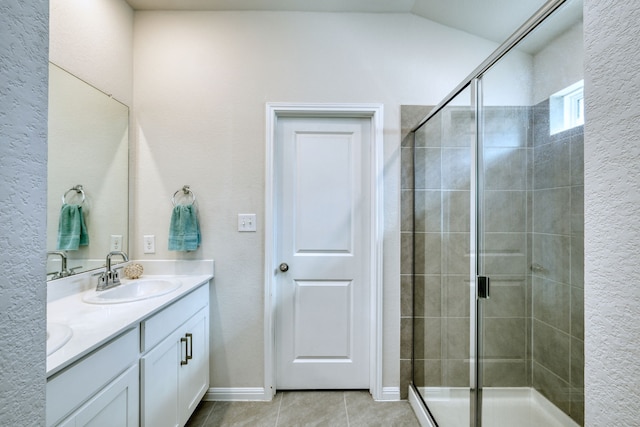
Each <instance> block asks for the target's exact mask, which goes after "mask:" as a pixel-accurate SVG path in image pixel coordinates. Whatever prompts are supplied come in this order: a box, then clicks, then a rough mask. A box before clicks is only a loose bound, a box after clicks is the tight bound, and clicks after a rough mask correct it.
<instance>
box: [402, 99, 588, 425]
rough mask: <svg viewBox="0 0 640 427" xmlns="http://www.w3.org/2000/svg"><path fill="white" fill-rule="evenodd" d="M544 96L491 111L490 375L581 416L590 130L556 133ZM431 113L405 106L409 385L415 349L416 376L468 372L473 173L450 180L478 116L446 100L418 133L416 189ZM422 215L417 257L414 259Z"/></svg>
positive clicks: (447, 380)
mask: <svg viewBox="0 0 640 427" xmlns="http://www.w3.org/2000/svg"><path fill="white" fill-rule="evenodd" d="M547 106H548V103H547V102H544V103H541V104H540V105H538V106H536V107H534V108H528V107H488V108H486V109H485V129H484V146H485V148H484V153H483V155H484V163H485V171H484V178H483V179H484V188H485V192H484V198H483V201H484V203H485V204H486V206H487V208H488V210H489V211H490V212H491V215H488V216H487V218H486V219H483V218H480V221H481V224H480V226H481V228H482V229H483V235H484V236H485V239H486V240H485V242H484V245H485V254H484V256H483V260H482V261H483V263H484V264H483V265H484V272H485V274H487V275H489V276H490V277H491V278H492V295H491V299H489V300H487V301H486V302H485V329H484V333H485V336H486V340H485V357H486V358H485V364H484V375H485V384H486V385H487V386H496V387H499V386H502V387H513V386H531V385H533V386H534V387H536V388H537V389H538V390H540V391H541V392H542V393H543V394H544V395H546V396H547V397H548V398H549V399H550V400H551V401H552V402H554V403H555V404H556V405H557V406H558V407H560V408H561V409H563V410H564V411H565V412H567V413H568V414H570V415H571V416H572V417H573V418H574V419H575V420H576V421H578V422H579V423H582V413H583V408H582V406H581V405H582V366H583V356H582V351H583V344H582V343H583V336H582V330H583V327H582V324H583V322H582V300H583V292H582V267H583V266H582V259H583V256H582V250H583V249H582V248H583V237H582V230H583V225H582V224H583V217H582V204H583V203H582V194H583V190H582V188H583V187H582V128H579V129H575V130H571V131H568V132H565V133H562V134H559V135H556V136H552V137H549V128H548V107H547ZM545 108H546V110H545ZM428 111H429V107H419V106H403V107H402V112H401V113H402V128H403V135H407V136H405V138H404V139H403V146H402V147H403V148H402V165H403V167H402V170H403V175H402V219H403V221H402V241H403V245H402V260H403V263H402V269H401V274H402V286H403V287H402V301H403V305H402V346H401V351H402V352H401V385H402V392H403V393H405V392H406V390H407V385H408V383H409V382H410V381H411V378H412V373H411V356H412V351H413V352H414V353H415V354H414V356H415V360H414V368H413V369H414V371H415V375H414V378H415V382H416V385H417V386H419V387H422V386H449V387H455V386H467V385H468V381H469V380H468V378H469V281H468V267H469V258H468V249H466V248H468V247H469V240H468V235H469V227H468V224H469V210H470V209H469V188H468V184H469V183H468V180H466V181H464V180H463V181H459V180H458V181H456V180H455V179H453V178H454V177H460V176H465V175H466V176H468V174H469V157H468V149H461V148H460V147H461V146H464V144H466V145H467V146H468V144H469V141H470V139H471V137H472V132H473V127H472V123H471V120H472V116H471V115H470V114H469V111H468V109H461V108H458V109H456V108H449V109H448V110H447V111H444V112H443V113H442V114H438V115H437V116H435V117H434V119H435V122H432V123H431V124H430V125H429V130H428V131H427V133H428V135H426V134H425V132H419V133H418V134H417V135H416V142H415V147H416V148H415V150H416V154H417V155H416V158H417V159H418V161H417V165H416V168H417V170H416V174H417V175H418V177H420V179H417V180H416V188H415V189H414V188H413V173H414V171H413V154H414V151H413V149H412V146H413V141H412V140H411V136H410V135H408V130H409V129H410V128H411V127H412V126H413V125H415V124H416V123H417V122H418V121H419V120H420V119H421V118H422V117H424V116H425V114H426V113H427V112H428ZM441 140H442V141H443V142H442V143H441ZM536 177H537V180H536V179H535V178H536ZM414 197H415V210H416V213H417V215H416V218H415V223H414V217H413V214H414V205H413V203H414ZM414 224H415V244H416V249H418V250H417V253H418V254H421V255H420V256H419V257H418V258H417V259H416V263H415V265H412V256H413V255H412V244H413V242H414V240H413V238H412V237H413V227H414ZM458 265H459V266H458ZM532 266H533V269H532ZM412 268H415V270H416V271H415V273H416V275H415V284H414V286H415V305H412V286H411V274H412ZM458 270H459V271H458ZM412 309H413V310H414V311H412ZM412 327H415V330H412ZM412 333H413V334H415V339H414V342H413V345H412ZM532 335H533V336H532Z"/></svg>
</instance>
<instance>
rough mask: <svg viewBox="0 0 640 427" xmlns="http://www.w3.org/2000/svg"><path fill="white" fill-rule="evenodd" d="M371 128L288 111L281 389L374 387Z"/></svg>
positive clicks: (281, 213) (280, 238)
mask: <svg viewBox="0 0 640 427" xmlns="http://www.w3.org/2000/svg"><path fill="white" fill-rule="evenodd" d="M370 129H371V121H370V119H366V118H328V117H324V118H309V117H285V118H282V117H279V118H278V122H277V128H276V156H275V159H276V160H275V161H276V165H275V167H276V170H277V171H278V175H277V185H276V188H277V190H276V196H275V197H276V199H277V200H276V203H277V212H278V213H277V218H276V221H275V224H276V227H277V230H275V233H274V235H275V236H276V239H277V254H278V257H279V258H277V260H278V262H279V263H284V264H286V267H283V269H285V270H286V271H280V269H278V273H277V275H276V277H277V279H276V300H277V308H276V387H277V389H340V388H366V389H368V388H369V334H370V313H369V312H370V300H369V298H370V294H371V283H370V282H371V280H370V273H369V268H370V262H371V260H370V258H371V257H370V241H369V240H370V227H371V212H370V211H369V206H370V203H369V198H370V197H371V196H370V192H371V185H372V183H371V182H370V181H371V179H370V156H371V155H372V154H371V144H370V142H371V130H370ZM287 267H288V269H286V268H287Z"/></svg>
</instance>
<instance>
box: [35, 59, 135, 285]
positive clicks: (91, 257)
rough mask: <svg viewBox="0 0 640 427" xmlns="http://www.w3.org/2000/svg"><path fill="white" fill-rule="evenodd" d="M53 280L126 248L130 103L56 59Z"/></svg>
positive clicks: (52, 88) (52, 86)
mask: <svg viewBox="0 0 640 427" xmlns="http://www.w3.org/2000/svg"><path fill="white" fill-rule="evenodd" d="M48 144H49V159H48V198H47V251H48V252H47V273H48V274H47V279H48V280H51V279H57V278H60V277H65V276H67V275H70V274H75V273H79V272H83V271H87V270H91V269H95V268H99V267H102V266H103V265H104V263H105V258H106V255H107V253H108V252H110V251H111V250H122V251H125V252H126V251H127V248H128V219H129V196H128V190H129V108H128V107H127V106H126V105H124V104H122V103H120V102H118V101H117V100H115V99H113V98H112V97H111V96H109V95H107V94H105V93H103V92H101V91H100V90H98V89H96V88H95V87H93V86H91V85H89V84H87V83H86V82H84V81H82V80H80V79H78V78H77V77H75V76H73V75H72V74H70V73H68V72H67V71H65V70H63V69H62V68H60V67H58V66H56V65H54V64H51V63H50V64H49V143H48Z"/></svg>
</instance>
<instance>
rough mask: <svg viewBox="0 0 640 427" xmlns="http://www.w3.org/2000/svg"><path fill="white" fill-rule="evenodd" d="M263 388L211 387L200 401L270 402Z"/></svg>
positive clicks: (269, 396)
mask: <svg viewBox="0 0 640 427" xmlns="http://www.w3.org/2000/svg"><path fill="white" fill-rule="evenodd" d="M271 398H272V396H271V395H270V394H268V395H267V393H266V392H265V389H264V387H211V388H209V390H208V391H207V392H206V393H205V395H204V398H203V399H202V400H205V401H215V400H223V401H270V400H271Z"/></svg>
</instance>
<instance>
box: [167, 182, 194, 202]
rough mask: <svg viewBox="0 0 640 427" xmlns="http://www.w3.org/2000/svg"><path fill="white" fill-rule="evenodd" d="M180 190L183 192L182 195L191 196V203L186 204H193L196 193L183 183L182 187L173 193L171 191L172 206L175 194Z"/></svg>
mask: <svg viewBox="0 0 640 427" xmlns="http://www.w3.org/2000/svg"><path fill="white" fill-rule="evenodd" d="M181 191H182V193H183V194H184V197H188V196H191V199H192V200H191V203H188V205H193V204H194V203H195V201H196V194H195V193H194V192H193V191H191V189H190V188H189V186H188V185H184V186H183V187H182V189H180V190H178V191H176V192H175V193H173V197H171V203H173V206H176V205H177V203H176V196H177V195H178V193H180V192H181Z"/></svg>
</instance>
